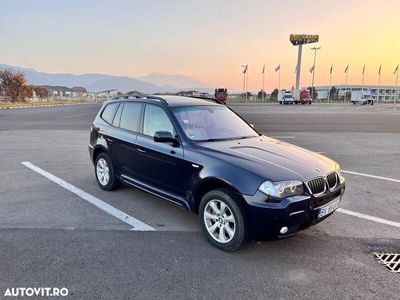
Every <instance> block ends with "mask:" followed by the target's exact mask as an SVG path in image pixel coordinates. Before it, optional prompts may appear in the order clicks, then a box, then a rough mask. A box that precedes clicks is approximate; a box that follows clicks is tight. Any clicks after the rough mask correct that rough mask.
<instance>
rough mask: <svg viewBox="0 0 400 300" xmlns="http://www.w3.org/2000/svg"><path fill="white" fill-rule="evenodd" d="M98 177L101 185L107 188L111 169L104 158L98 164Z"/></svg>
mask: <svg viewBox="0 0 400 300" xmlns="http://www.w3.org/2000/svg"><path fill="white" fill-rule="evenodd" d="M96 175H97V179H98V180H99V182H100V184H101V185H103V186H106V185H107V184H108V182H109V181H110V169H109V167H108V163H107V161H106V160H105V159H104V158H100V159H99V160H98V161H97V164H96Z"/></svg>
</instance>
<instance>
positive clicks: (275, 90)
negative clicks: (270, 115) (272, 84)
mask: <svg viewBox="0 0 400 300" xmlns="http://www.w3.org/2000/svg"><path fill="white" fill-rule="evenodd" d="M278 93H279V91H278V89H274V90H273V91H272V93H271V100H273V101H276V100H278Z"/></svg>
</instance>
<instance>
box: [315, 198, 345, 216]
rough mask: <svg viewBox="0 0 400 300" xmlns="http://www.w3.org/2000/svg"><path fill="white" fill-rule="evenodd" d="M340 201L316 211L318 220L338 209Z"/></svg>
mask: <svg viewBox="0 0 400 300" xmlns="http://www.w3.org/2000/svg"><path fill="white" fill-rule="evenodd" d="M339 202H340V199H338V200H336V201H335V202H332V203H330V204H328V205H326V206H324V207H321V208H320V209H319V211H318V219H321V218H323V217H324V216H326V215H328V214H330V213H331V212H333V211H335V210H336V209H337V208H338V207H339Z"/></svg>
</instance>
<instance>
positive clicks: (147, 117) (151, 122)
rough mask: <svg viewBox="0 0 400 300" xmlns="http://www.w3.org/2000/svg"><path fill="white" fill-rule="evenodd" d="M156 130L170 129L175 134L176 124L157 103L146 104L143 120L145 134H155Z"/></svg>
mask: <svg viewBox="0 0 400 300" xmlns="http://www.w3.org/2000/svg"><path fill="white" fill-rule="evenodd" d="M156 131H169V132H171V133H172V134H174V132H175V131H174V126H173V125H172V123H171V120H170V119H169V117H168V115H167V114H166V112H165V111H164V110H163V109H162V108H161V107H159V106H157V105H151V104H147V105H146V110H145V113H144V121H143V134H145V135H149V136H154V134H155V133H156Z"/></svg>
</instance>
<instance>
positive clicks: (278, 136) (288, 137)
mask: <svg viewBox="0 0 400 300" xmlns="http://www.w3.org/2000/svg"><path fill="white" fill-rule="evenodd" d="M272 138H274V139H295V138H296V137H295V136H284V135H275V136H272Z"/></svg>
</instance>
